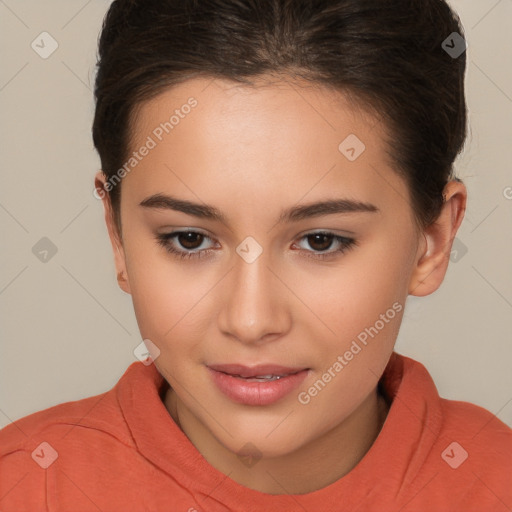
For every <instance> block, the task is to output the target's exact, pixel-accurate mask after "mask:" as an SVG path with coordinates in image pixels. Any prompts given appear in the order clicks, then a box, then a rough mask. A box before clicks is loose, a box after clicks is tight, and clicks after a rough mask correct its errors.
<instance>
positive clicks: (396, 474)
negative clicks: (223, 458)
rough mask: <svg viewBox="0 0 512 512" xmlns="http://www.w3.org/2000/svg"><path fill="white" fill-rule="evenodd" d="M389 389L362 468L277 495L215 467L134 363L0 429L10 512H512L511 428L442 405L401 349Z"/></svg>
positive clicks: (0, 468)
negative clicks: (93, 389)
mask: <svg viewBox="0 0 512 512" xmlns="http://www.w3.org/2000/svg"><path fill="white" fill-rule="evenodd" d="M381 381H382V385H383V389H384V390H385V391H386V393H387V394H388V396H389V397H390V398H391V399H392V405H391V408H390V410H389V414H388V416H387V418H386V422H385V423H384V426H383V428H382V430H381V432H380V434H379V436H378V437H377V439H376V440H375V442H374V444H373V445H372V447H371V448H370V450H369V451H368V452H367V454H366V455H365V456H364V457H363V459H362V460H361V461H360V462H359V464H357V466H356V467H355V468H354V469H353V470H352V471H350V472H349V473H348V474H347V475H345V476H344V477H343V478H341V479H339V480H338V481H336V482H334V483H333V484H331V485H328V486H327V487H324V488H323V489H320V490H318V491H315V492H311V493H308V494H302V495H300V494H295V495H286V494H282V495H270V494H265V493H261V492H258V491H254V490H251V489H248V488H246V487H244V486H242V485H240V484H238V483H236V482H235V481H233V480H231V479H230V478H229V477H227V476H226V475H224V474H223V473H221V472H219V471H218V470H216V469H215V468H213V467H212V466H211V465H210V464H209V463H208V462H207V461H206V460H205V459H204V458H203V457H202V455H201V454H200V453H199V452H198V451H197V450H196V448H195V447H194V445H193V444H192V443H191V442H190V441H189V440H188V438H187V437H186V436H185V434H184V433H183V432H182V431H181V430H180V429H179V428H178V427H177V425H176V424H175V422H174V421H173V419H172V417H171V416H170V415H169V413H168V411H167V410H166V408H165V406H164V404H163V402H162V397H163V393H164V392H165V390H166V386H167V383H166V381H165V380H164V379H163V377H162V376H161V375H160V374H159V372H158V370H157V369H156V367H155V366H154V365H153V364H151V365H149V366H145V365H144V364H143V363H142V362H139V361H137V362H134V363H132V364H131V365H130V366H129V367H128V368H127V370H126V371H125V373H124V375H123V376H122V377H121V378H120V380H119V381H118V383H117V384H116V385H115V386H114V387H113V388H112V389H111V390H110V391H108V392H106V393H103V394H100V395H97V396H93V397H89V398H85V399H82V400H78V401H74V402H66V403H63V404H59V405H57V406H54V407H51V408H49V409H45V410H43V411H39V412H36V413H34V414H31V415H29V416H25V417H24V418H22V419H20V420H17V421H16V422H14V423H13V424H10V425H8V426H6V427H5V428H4V429H2V430H1V431H0V511H2V512H11V511H12V512H23V511H30V512H38V511H51V512H54V511H66V512H70V511H72V512H82V511H102V512H114V511H120V512H121V511H122V512H131V511H137V512H142V511H151V512H157V511H166V512H167V511H170V512H175V511H176V512H194V511H197V512H207V511H212V512H220V511H223V512H226V511H241V512H273V511H276V512H277V511H278V512H294V511H297V512H305V511H306V512H316V511H322V512H331V511H332V512H334V511H357V512H366V511H378V512H386V511H400V512H413V511H416V512H418V511H425V512H444V511H447V512H448V511H450V512H454V511H456V512H459V511H464V512H471V511H475V512H477V511H478V512H494V511H496V512H505V511H510V510H512V430H511V429H510V428H509V427H508V426H507V425H505V424H504V423H503V422H501V421H500V420H499V419H497V418H496V417H495V416H493V415H492V414H491V413H490V412H488V411H486V410H485V409H482V408H481V407H478V406H476V405H473V404H469V403H467V402H459V401H450V400H445V399H442V398H440V397H439V395H438V392H437V390H436V387H435V385H434V383H433V381H432V379H431V377H430V375H429V373H428V372H427V370H426V369H425V367H424V366H423V365H422V364H420V363H418V362H416V361H414V360H412V359H410V358H408V357H405V356H402V355H399V354H397V353H396V352H394V353H393V354H392V356H391V359H390V361H389V363H388V365H387V368H386V371H385V372H384V375H383V377H382V379H381ZM305 471H307V468H305Z"/></svg>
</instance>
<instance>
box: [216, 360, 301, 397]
mask: <svg viewBox="0 0 512 512" xmlns="http://www.w3.org/2000/svg"><path fill="white" fill-rule="evenodd" d="M208 370H209V371H210V374H211V376H212V379H213V382H214V383H215V384H216V386H217V387H218V388H219V389H220V390H221V391H222V392H223V393H224V394H225V395H226V396H227V397H228V398H230V399H231V400H233V402H237V403H239V404H244V405H269V404H272V403H274V402H277V401H278V400H280V399H281V398H283V397H285V396H286V395H288V394H289V393H291V392H292V391H293V390H294V389H296V388H297V387H299V386H300V384H301V383H302V382H303V381H304V379H305V378H306V376H307V375H308V372H309V370H302V371H300V372H298V373H294V374H292V375H287V376H286V377H281V378H280V379H277V380H271V381H268V382H248V381H247V380H245V379H243V378H241V377H234V376H233V375H228V374H226V373H222V372H217V371H215V370H212V369H211V368H208Z"/></svg>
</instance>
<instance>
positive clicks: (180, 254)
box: [156, 230, 357, 260]
mask: <svg viewBox="0 0 512 512" xmlns="http://www.w3.org/2000/svg"><path fill="white" fill-rule="evenodd" d="M187 233H194V234H196V235H200V236H203V237H204V238H205V239H207V238H210V237H208V236H206V235H205V234H203V233H200V232H198V231H191V230H187V231H174V232H172V233H162V234H158V235H157V236H156V239H157V241H158V243H159V244H160V245H161V246H162V247H164V249H165V250H166V251H167V252H169V253H171V254H172V255H173V256H174V257H176V258H178V259H190V258H197V259H200V258H206V257H208V256H209V255H210V254H211V253H212V252H213V251H214V249H203V250H200V251H197V250H196V251H195V252H187V251H186V250H185V251H179V250H177V249H176V248H175V247H173V246H172V245H171V243H170V242H171V240H172V239H174V238H176V237H177V236H179V235H182V234H187ZM314 235H323V236H328V237H333V240H334V241H336V242H338V243H339V244H340V245H341V246H340V248H339V249H336V250H334V251H330V252H325V253H320V252H316V253H315V252H313V254H308V255H307V256H306V257H308V258H313V259H318V260H327V259H330V258H332V257H335V256H336V255H341V254H344V253H345V252H347V251H348V250H350V249H352V248H354V247H355V246H357V242H356V240H355V239H353V238H348V237H344V236H339V235H336V234H334V233H330V232H328V231H318V232H314V233H307V234H306V235H304V236H302V237H301V238H300V240H303V239H304V238H308V237H310V236H314ZM306 252H308V253H311V252H312V251H306Z"/></svg>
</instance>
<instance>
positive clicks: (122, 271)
mask: <svg viewBox="0 0 512 512" xmlns="http://www.w3.org/2000/svg"><path fill="white" fill-rule="evenodd" d="M94 185H95V188H96V190H97V192H98V197H100V198H101V201H102V203H103V208H104V212H105V224H106V226H107V231H108V236H109V239H110V244H111V246H112V250H113V253H114V264H115V267H116V272H117V282H118V284H119V287H120V288H121V289H122V290H123V291H124V292H126V293H131V291H130V283H129V279H128V272H127V269H126V258H125V255H124V248H123V244H122V239H121V235H120V234H119V233H118V229H117V226H116V223H115V217H114V212H113V208H112V203H111V201H110V195H109V194H108V192H106V191H105V189H104V185H105V174H104V173H103V171H98V172H97V173H96V176H95V179H94Z"/></svg>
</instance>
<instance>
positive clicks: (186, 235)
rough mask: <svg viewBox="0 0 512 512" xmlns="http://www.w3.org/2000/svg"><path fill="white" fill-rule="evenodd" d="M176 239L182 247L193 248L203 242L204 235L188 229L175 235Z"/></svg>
mask: <svg viewBox="0 0 512 512" xmlns="http://www.w3.org/2000/svg"><path fill="white" fill-rule="evenodd" d="M176 239H177V240H178V242H179V243H180V245H181V246H182V247H183V248H185V249H190V250H193V249H197V248H198V247H200V246H201V244H202V243H203V239H204V235H202V234H201V233H195V232H193V231H190V232H183V233H179V234H178V235H177V236H176Z"/></svg>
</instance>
